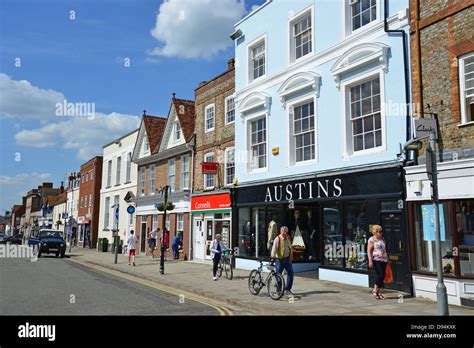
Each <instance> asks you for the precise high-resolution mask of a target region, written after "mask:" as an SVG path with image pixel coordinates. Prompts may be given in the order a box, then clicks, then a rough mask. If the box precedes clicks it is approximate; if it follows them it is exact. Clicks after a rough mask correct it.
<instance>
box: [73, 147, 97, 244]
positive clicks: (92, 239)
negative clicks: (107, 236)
mask: <svg viewBox="0 0 474 348" xmlns="http://www.w3.org/2000/svg"><path fill="white" fill-rule="evenodd" d="M102 160H103V158H102V156H96V157H93V158H91V159H90V160H89V161H87V162H86V163H84V164H82V165H81V170H80V178H81V183H80V187H79V208H78V218H77V223H78V227H79V238H78V245H79V246H83V247H89V248H95V247H96V243H97V235H98V226H99V205H100V186H101V183H102Z"/></svg>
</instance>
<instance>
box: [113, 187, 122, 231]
mask: <svg viewBox="0 0 474 348" xmlns="http://www.w3.org/2000/svg"><path fill="white" fill-rule="evenodd" d="M118 204H120V195H114V210H113V211H112V212H113V218H114V224H113V226H114V228H116V229H118V228H119V222H120V206H119V216H118V219H115V209H117V205H118Z"/></svg>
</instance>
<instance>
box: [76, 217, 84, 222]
mask: <svg viewBox="0 0 474 348" xmlns="http://www.w3.org/2000/svg"><path fill="white" fill-rule="evenodd" d="M77 223H78V224H83V223H84V216H78V217H77Z"/></svg>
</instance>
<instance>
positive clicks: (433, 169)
mask: <svg viewBox="0 0 474 348" xmlns="http://www.w3.org/2000/svg"><path fill="white" fill-rule="evenodd" d="M428 138H429V140H430V142H429V143H428V145H427V146H426V172H427V174H428V178H429V180H430V183H431V192H432V194H431V201H432V202H433V211H434V228H435V246H436V265H437V276H438V284H437V286H436V299H437V308H438V314H439V315H449V308H448V295H447V291H446V285H444V279H443V260H442V255H441V232H440V228H439V197H438V168H437V163H436V142H437V136H436V132H435V131H434V130H433V131H431V132H430V133H429V135H426V136H423V137H420V138H415V139H412V140H410V141H409V142H407V143H405V144H404V145H403V149H404V150H405V151H406V150H419V149H420V148H421V146H422V144H421V140H423V139H428Z"/></svg>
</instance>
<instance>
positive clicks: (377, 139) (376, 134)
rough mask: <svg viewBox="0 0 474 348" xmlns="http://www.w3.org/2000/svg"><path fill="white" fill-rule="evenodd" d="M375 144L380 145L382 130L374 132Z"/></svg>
mask: <svg viewBox="0 0 474 348" xmlns="http://www.w3.org/2000/svg"><path fill="white" fill-rule="evenodd" d="M375 146H382V131H376V132H375Z"/></svg>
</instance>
